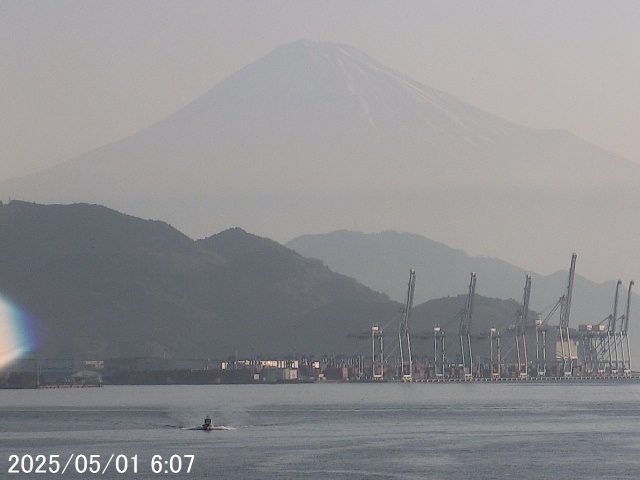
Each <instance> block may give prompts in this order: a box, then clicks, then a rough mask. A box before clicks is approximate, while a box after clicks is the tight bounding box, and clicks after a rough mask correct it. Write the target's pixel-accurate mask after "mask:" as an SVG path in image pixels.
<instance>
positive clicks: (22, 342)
mask: <svg viewBox="0 0 640 480" xmlns="http://www.w3.org/2000/svg"><path fill="white" fill-rule="evenodd" d="M35 346H36V342H35V341H34V335H33V329H32V325H31V319H30V318H29V315H27V313H26V312H25V311H24V310H22V309H21V308H20V307H18V306H17V305H16V304H15V303H12V302H10V301H9V300H8V299H7V298H5V297H3V296H2V295H0V369H2V368H5V367H7V366H8V365H9V364H11V363H12V362H14V361H15V360H17V359H19V358H20V357H21V356H23V355H24V354H25V353H28V352H29V351H31V350H33V349H34V348H35Z"/></svg>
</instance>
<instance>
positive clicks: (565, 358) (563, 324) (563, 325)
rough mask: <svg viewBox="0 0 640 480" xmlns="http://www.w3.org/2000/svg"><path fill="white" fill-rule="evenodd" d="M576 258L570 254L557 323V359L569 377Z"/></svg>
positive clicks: (571, 359)
mask: <svg viewBox="0 0 640 480" xmlns="http://www.w3.org/2000/svg"><path fill="white" fill-rule="evenodd" d="M576 258H577V255H576V254H575V253H574V254H573V255H571V267H570V268H569V282H568V285H567V293H566V295H564V296H563V297H562V298H561V299H560V300H561V303H560V324H559V325H558V336H559V342H560V352H556V357H557V358H558V353H560V357H559V360H560V361H561V362H562V374H563V375H564V376H565V377H570V376H571V375H572V374H573V354H572V351H571V338H570V337H569V316H570V313H571V296H572V294H573V280H574V277H575V274H576Z"/></svg>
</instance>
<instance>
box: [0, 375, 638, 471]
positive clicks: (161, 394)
mask: <svg viewBox="0 0 640 480" xmlns="http://www.w3.org/2000/svg"><path fill="white" fill-rule="evenodd" d="M206 415H211V417H212V418H213V423H214V424H216V425H219V426H222V427H224V429H222V430H213V431H202V430H195V429H194V428H196V427H198V426H200V425H201V424H202V423H203V420H204V417H205V416H206ZM0 468H1V470H0V478H34V477H35V478H54V477H67V478H87V477H99V476H101V477H103V478H122V479H128V478H137V479H144V478H158V477H182V478H194V479H195V478H215V479H233V480H238V479H345V480H346V479H349V480H352V479H387V478H388V479H470V478H471V479H544V478H560V479H569V478H580V479H587V478H593V479H602V478H607V479H613V478H638V476H639V475H640V383H638V382H636V381H621V382H604V381H603V382H575V383H574V382H557V383H549V382H545V383H513V384H489V383H456V384H426V383H414V384H402V383H384V384H346V383H344V384H339V383H338V384H330V383H324V384H321V383H317V384H295V385H213V386H105V387H103V388H78V389H44V390H0ZM63 468H64V473H62V471H63ZM36 471H38V472H44V473H36ZM103 471H104V474H103ZM13 472H17V473H13ZM94 472H95V473H94Z"/></svg>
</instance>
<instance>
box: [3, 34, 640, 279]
mask: <svg viewBox="0 0 640 480" xmlns="http://www.w3.org/2000/svg"><path fill="white" fill-rule="evenodd" d="M638 186H640V166H639V165H637V164H635V163H633V162H631V161H628V160H626V159H624V158H621V157H619V156H617V155H615V154H613V153H610V152H607V151H604V150H603V149H600V148H598V147H596V146H594V145H591V144H589V143H588V142H586V141H583V140H581V139H579V138H577V137H575V136H574V135H572V134H571V133H569V132H566V131H562V130H542V129H532V128H525V127H522V126H519V125H515V124H513V123H510V122H508V121H506V120H503V119H501V118H498V117H496V116H494V115H492V114H490V113H487V112H484V111H482V110H479V109H477V108H475V107H473V106H471V105H469V104H466V103H464V102H463V101H460V100H458V99H456V98H455V97H453V96H451V95H448V94H446V93H444V92H442V91H439V90H436V89H433V88H431V87H429V86H427V85H424V84H421V83H419V82H416V81H414V80H412V79H410V78H408V77H406V76H405V75H402V74H401V73H398V72H395V71H393V70H392V69H390V68H388V67H386V66H384V65H382V64H380V63H379V62H377V61H376V60H374V59H372V58H370V57H368V56H367V55H366V54H364V53H362V52H360V51H358V50H356V49H354V48H352V47H349V46H346V45H338V44H333V43H318V42H311V41H307V40H300V41H297V42H294V43H290V44H286V45H282V46H280V47H278V48H276V49H275V50H274V51H272V52H271V53H270V54H268V55H266V56H265V57H263V58H260V59H258V60H256V61H255V62H254V63H252V64H250V65H247V66H246V67H244V68H243V69H241V70H239V71H238V72H236V73H234V74H232V75H230V76H229V77H228V78H226V79H225V80H223V81H222V82H220V83H219V84H217V85H215V86H214V87H213V88H212V89H211V90H210V91H208V92H207V93H205V94H204V95H203V96H201V97H200V98H198V99H195V100H194V101H193V102H192V103H190V104H189V105H187V106H185V107H184V108H182V109H181V110H179V111H178V112H176V113H175V114H173V115H171V116H170V117H168V118H166V119H164V120H162V121H160V122H158V123H157V124H155V125H152V126H150V127H148V128H146V129H144V130H142V131H140V132H138V133H135V134H132V135H131V136H129V137H127V138H124V139H122V140H120V141H117V142H115V143H112V144H109V145H106V146H103V147H101V148H98V149H96V150H93V151H90V152H87V153H85V154H83V155H80V156H78V157H76V158H73V159H71V160H69V161H67V162H65V163H62V164H60V165H58V166H56V167H53V168H50V169H48V170H45V171H42V172H40V173H37V174H35V175H30V176H27V177H24V178H17V179H12V180H9V181H5V182H3V183H0V198H1V199H3V200H5V201H6V200H7V199H8V198H15V199H22V200H28V201H36V202H42V203H69V202H90V203H99V204H102V205H106V206H108V207H111V208H115V209H117V210H118V211H123V212H126V213H129V214H132V215H136V216H138V217H142V218H160V219H163V220H165V221H167V222H169V223H170V224H172V225H174V226H175V227H176V228H179V229H180V230H181V231H183V232H185V233H187V234H188V235H189V236H191V237H192V238H202V237H204V236H206V235H209V234H210V233H211V231H220V230H223V229H227V228H230V227H233V226H236V225H243V226H244V227H245V228H247V229H249V230H251V231H254V232H259V233H260V234H262V235H265V236H267V237H269V238H274V239H277V240H279V241H286V240H288V239H290V238H292V237H294V236H298V235H300V234H303V233H318V232H327V231H332V230H336V229H340V228H351V227H354V226H355V227H356V228H354V229H359V230H365V231H381V230H385V229H390V228H391V229H396V230H403V231H412V232H416V233H419V234H423V235H425V236H427V237H429V238H437V239H438V240H440V241H442V242H444V243H446V244H449V245H456V246H460V247H461V248H464V249H465V250H467V251H476V252H485V253H487V254H490V255H495V256H500V257H501V258H507V259H509V260H510V261H515V262H516V263H519V264H522V265H524V264H525V263H526V266H527V267H528V268H532V269H539V270H544V271H550V270H549V269H550V268H553V266H554V265H558V264H559V262H560V261H562V260H563V259H564V258H565V257H566V255H567V254H570V252H571V251H573V250H575V251H578V252H579V253H581V254H583V255H584V258H585V260H583V265H584V266H585V267H587V266H588V268H589V270H590V271H598V272H606V275H607V276H605V277H602V275H603V273H599V275H600V276H601V278H611V279H614V278H615V276H618V275H622V274H621V273H617V270H618V269H616V268H615V267H616V265H621V266H624V267H628V266H629V265H630V264H632V265H634V266H635V268H640V256H637V255H635V251H634V250H632V249H631V248H630V246H629V240H630V239H633V238H638V237H639V236H640V221H638V215H640V214H639V213H638V212H637V209H636V208H635V207H634V205H636V204H637V203H638V202H639V201H640V193H638V192H640V190H639V189H638V188H637V187H638ZM587 258H588V259H589V260H588V263H587V260H586V259H587ZM627 275H630V273H627Z"/></svg>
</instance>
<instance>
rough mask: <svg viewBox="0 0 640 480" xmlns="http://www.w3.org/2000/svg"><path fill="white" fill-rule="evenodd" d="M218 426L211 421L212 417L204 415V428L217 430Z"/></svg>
mask: <svg viewBox="0 0 640 480" xmlns="http://www.w3.org/2000/svg"><path fill="white" fill-rule="evenodd" d="M215 428H216V427H214V426H213V423H211V417H210V416H209V415H207V416H206V417H204V423H203V424H202V430H215Z"/></svg>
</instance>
